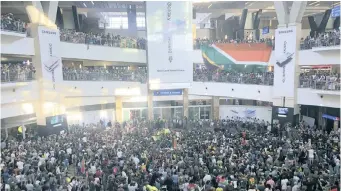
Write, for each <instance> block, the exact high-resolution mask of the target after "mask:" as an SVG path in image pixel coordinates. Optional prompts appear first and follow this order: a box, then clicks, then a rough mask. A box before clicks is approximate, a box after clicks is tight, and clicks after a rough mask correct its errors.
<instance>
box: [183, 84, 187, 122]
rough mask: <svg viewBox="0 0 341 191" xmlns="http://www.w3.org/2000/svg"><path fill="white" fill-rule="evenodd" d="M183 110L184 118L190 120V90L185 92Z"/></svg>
mask: <svg viewBox="0 0 341 191" xmlns="http://www.w3.org/2000/svg"><path fill="white" fill-rule="evenodd" d="M182 96H183V110H184V117H186V118H187V119H188V89H187V88H186V89H184V90H183V94H182Z"/></svg>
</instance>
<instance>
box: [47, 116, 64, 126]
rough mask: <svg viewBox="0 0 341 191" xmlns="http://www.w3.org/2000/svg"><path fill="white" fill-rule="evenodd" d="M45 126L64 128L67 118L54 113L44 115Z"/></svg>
mask: <svg viewBox="0 0 341 191" xmlns="http://www.w3.org/2000/svg"><path fill="white" fill-rule="evenodd" d="M46 127H47V128H57V127H61V128H66V127H67V119H66V115H56V116H50V117H46Z"/></svg>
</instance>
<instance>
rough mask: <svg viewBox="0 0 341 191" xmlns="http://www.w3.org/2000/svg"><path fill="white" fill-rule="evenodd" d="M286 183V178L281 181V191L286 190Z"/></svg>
mask: <svg viewBox="0 0 341 191" xmlns="http://www.w3.org/2000/svg"><path fill="white" fill-rule="evenodd" d="M288 181H289V180H288V179H287V178H285V179H282V180H281V188H282V190H286V189H287V183H288Z"/></svg>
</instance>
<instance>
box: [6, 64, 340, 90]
mask: <svg viewBox="0 0 341 191" xmlns="http://www.w3.org/2000/svg"><path fill="white" fill-rule="evenodd" d="M35 73H36V69H35V68H34V66H33V65H32V64H30V65H29V64H26V63H16V64H2V65H1V82H2V83H6V82H22V81H30V80H34V78H35ZM147 74H148V69H147V67H144V66H137V67H133V68H130V67H120V66H116V67H115V66H108V67H74V66H72V67H66V66H65V67H63V79H64V80H67V81H136V82H141V83H146V82H147ZM273 80H274V73H273V72H238V71H234V70H230V71H227V70H209V69H206V68H204V67H203V68H200V69H194V70H193V81H199V82H227V83H239V84H257V85H273ZM299 81H300V83H299V87H300V88H312V89H320V90H333V91H339V90H340V83H341V82H340V74H338V73H335V72H334V73H333V72H330V71H329V70H328V71H327V70H310V71H309V72H301V74H300V76H299Z"/></svg>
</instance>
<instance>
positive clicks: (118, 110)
mask: <svg viewBox="0 0 341 191" xmlns="http://www.w3.org/2000/svg"><path fill="white" fill-rule="evenodd" d="M122 108H123V104H122V97H120V96H117V97H116V98H115V118H116V121H117V122H119V123H122V122H123V110H122Z"/></svg>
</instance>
